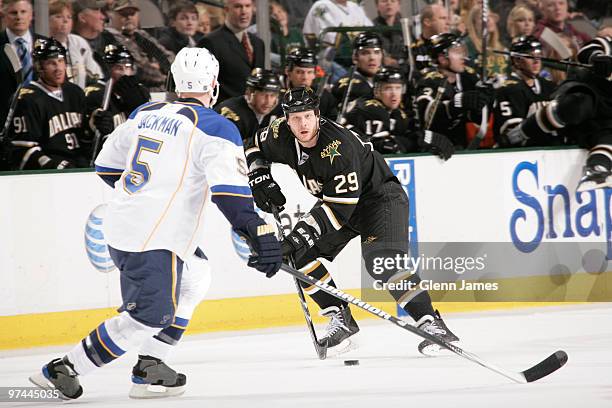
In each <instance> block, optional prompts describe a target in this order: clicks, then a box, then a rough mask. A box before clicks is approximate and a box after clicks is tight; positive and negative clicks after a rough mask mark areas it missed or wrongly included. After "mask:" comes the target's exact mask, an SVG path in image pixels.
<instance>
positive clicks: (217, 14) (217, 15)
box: [199, 3, 225, 32]
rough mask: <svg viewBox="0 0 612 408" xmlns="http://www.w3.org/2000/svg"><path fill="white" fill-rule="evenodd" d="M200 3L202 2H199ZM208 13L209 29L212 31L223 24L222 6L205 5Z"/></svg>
mask: <svg viewBox="0 0 612 408" xmlns="http://www.w3.org/2000/svg"><path fill="white" fill-rule="evenodd" d="M199 4H202V3H199ZM205 7H206V10H207V11H208V14H209V15H210V31H211V32H213V31H215V30H216V29H217V28H220V27H222V26H223V25H224V24H225V13H224V12H223V7H215V6H205Z"/></svg>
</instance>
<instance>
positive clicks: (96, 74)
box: [49, 0, 104, 89]
mask: <svg viewBox="0 0 612 408" xmlns="http://www.w3.org/2000/svg"><path fill="white" fill-rule="evenodd" d="M72 24H73V20H72V1H70V0H51V2H49V36H50V37H53V38H55V39H56V40H58V41H59V42H60V43H61V44H62V45H63V46H64V48H66V75H67V79H68V80H69V81H70V82H72V83H73V84H77V85H78V86H80V87H81V89H85V86H86V84H88V83H94V82H96V81H97V80H98V79H101V78H102V77H103V76H104V74H103V73H102V69H101V68H100V66H99V65H98V63H97V62H96V61H95V60H94V58H93V53H92V52H91V47H90V46H89V43H88V42H87V41H85V40H84V39H83V37H80V36H78V35H76V34H71V32H72Z"/></svg>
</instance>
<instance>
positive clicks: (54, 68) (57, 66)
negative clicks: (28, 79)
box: [40, 58, 66, 88]
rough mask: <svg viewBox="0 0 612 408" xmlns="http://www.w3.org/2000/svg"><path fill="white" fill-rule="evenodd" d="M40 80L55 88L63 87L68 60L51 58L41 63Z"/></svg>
mask: <svg viewBox="0 0 612 408" xmlns="http://www.w3.org/2000/svg"><path fill="white" fill-rule="evenodd" d="M40 79H42V81H43V82H44V83H45V84H47V85H49V86H51V87H54V88H59V87H60V86H62V84H63V83H64V81H65V79H66V60H65V59H64V58H50V59H48V60H45V61H41V62H40Z"/></svg>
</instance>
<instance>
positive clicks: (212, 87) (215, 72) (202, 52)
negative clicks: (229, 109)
mask: <svg viewBox="0 0 612 408" xmlns="http://www.w3.org/2000/svg"><path fill="white" fill-rule="evenodd" d="M170 71H171V72H172V77H173V78H174V84H175V91H176V93H180V92H202V93H210V94H211V96H212V101H211V106H212V105H214V104H215V102H216V101H217V97H218V96H219V81H218V80H217V77H218V76H219V61H217V58H215V56H214V55H213V54H212V53H211V52H210V51H208V50H207V49H206V48H187V47H185V48H183V49H182V50H180V51H179V52H178V54H176V58H175V59H174V62H173V63H172V66H171V67H170Z"/></svg>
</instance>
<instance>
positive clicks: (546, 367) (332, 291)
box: [238, 232, 568, 384]
mask: <svg viewBox="0 0 612 408" xmlns="http://www.w3.org/2000/svg"><path fill="white" fill-rule="evenodd" d="M238 233H239V234H240V237H241V238H242V239H243V240H244V241H245V242H246V243H247V244H248V245H249V247H250V248H251V252H253V253H254V251H253V248H252V246H251V244H250V241H249V238H248V237H247V236H245V235H244V234H242V233H240V232H238ZM281 269H282V270H283V271H285V272H287V273H288V274H289V275H291V276H293V277H294V278H296V279H299V280H301V281H302V282H305V283H308V284H310V285H314V286H316V287H317V288H319V290H322V291H323V292H325V293H327V294H329V295H331V296H333V297H335V298H336V299H340V300H342V301H344V302H347V303H350V304H352V305H353V306H356V307H358V308H360V309H363V310H365V311H366V312H368V313H370V314H372V315H374V316H376V317H378V318H380V319H383V320H387V321H389V322H391V323H393V324H395V325H396V326H399V327H401V328H402V329H404V330H407V331H409V332H411V333H413V334H416V335H417V336H419V337H421V338H423V339H425V340H429V341H431V342H432V343H435V344H437V345H438V346H440V347H442V348H445V349H447V350H449V351H452V352H453V353H455V354H456V355H458V356H459V357H462V358H464V359H466V360H469V361H471V362H473V363H475V364H478V365H479V366H481V367H484V368H487V369H489V370H491V371H494V372H496V373H497V374H499V375H502V376H504V377H506V378H508V379H510V380H512V381H514V382H516V383H519V384H527V383H530V382H534V381H537V380H539V379H541V378H543V377H546V376H547V375H549V374H552V373H554V372H555V371H557V370H558V369H560V368H561V367H563V366H564V365H565V363H567V359H568V356H567V353H566V352H565V351H563V350H559V351H556V352H554V353H553V354H551V355H550V356H548V357H546V358H545V359H544V360H542V361H540V362H539V363H537V364H535V365H534V366H531V367H529V368H528V369H526V370H524V371H520V372H516V371H508V370H505V369H502V368H500V367H497V366H495V365H493V364H491V363H489V362H487V361H485V360H483V359H482V358H480V357H478V356H477V355H476V354H473V353H470V352H469V351H466V350H463V349H462V348H460V347H458V346H455V345H454V344H451V343H448V342H446V341H444V340H442V339H440V338H438V337H436V336H434V335H431V334H429V333H427V332H426V331H425V330H423V329H420V328H418V327H416V326H413V325H411V324H410V323H408V322H405V321H403V320H401V319H398V318H397V317H395V316H393V315H391V314H389V313H387V312H385V311H384V310H381V309H379V308H377V307H375V306H372V305H371V304H369V303H368V302H365V301H363V300H361V299H359V298H357V297H355V296H353V295H349V294H348V293H345V292H343V291H342V290H340V289H338V288H335V287H333V286H331V285H329V284H327V283H325V282H321V281H320V280H317V279H315V278H313V277H312V276H309V275H306V274H304V273H302V272H300V271H298V270H297V269H295V268H292V267H291V266H289V265H286V264H282V265H281Z"/></svg>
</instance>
